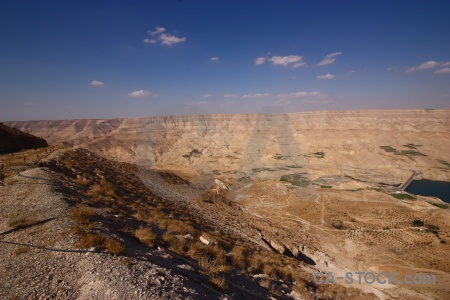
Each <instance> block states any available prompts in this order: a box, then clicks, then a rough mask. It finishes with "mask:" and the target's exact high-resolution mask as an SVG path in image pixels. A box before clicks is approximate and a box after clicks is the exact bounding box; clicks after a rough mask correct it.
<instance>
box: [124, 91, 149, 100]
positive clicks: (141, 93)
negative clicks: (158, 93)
mask: <svg viewBox="0 0 450 300" xmlns="http://www.w3.org/2000/svg"><path fill="white" fill-rule="evenodd" d="M151 95H152V93H151V92H149V91H146V90H139V91H134V92H132V93H130V94H128V96H130V97H133V98H143V97H149V96H151Z"/></svg>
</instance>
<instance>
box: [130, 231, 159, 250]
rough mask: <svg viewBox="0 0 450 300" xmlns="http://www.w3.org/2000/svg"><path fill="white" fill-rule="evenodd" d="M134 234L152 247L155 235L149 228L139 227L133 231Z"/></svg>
mask: <svg viewBox="0 0 450 300" xmlns="http://www.w3.org/2000/svg"><path fill="white" fill-rule="evenodd" d="M134 236H135V237H137V239H138V240H139V241H140V242H141V243H142V244H144V245H146V246H149V247H152V246H153V244H154V243H155V240H156V235H155V234H154V233H153V231H152V230H151V229H150V228H139V229H136V230H135V231H134Z"/></svg>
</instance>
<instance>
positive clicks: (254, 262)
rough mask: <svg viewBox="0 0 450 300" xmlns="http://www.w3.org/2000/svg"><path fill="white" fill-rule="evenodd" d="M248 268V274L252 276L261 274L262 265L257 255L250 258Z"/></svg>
mask: <svg viewBox="0 0 450 300" xmlns="http://www.w3.org/2000/svg"><path fill="white" fill-rule="evenodd" d="M248 266H249V268H250V272H251V273H253V274H259V273H262V271H263V268H264V263H263V261H262V259H261V258H260V257H259V255H254V256H250V259H249V261H248Z"/></svg>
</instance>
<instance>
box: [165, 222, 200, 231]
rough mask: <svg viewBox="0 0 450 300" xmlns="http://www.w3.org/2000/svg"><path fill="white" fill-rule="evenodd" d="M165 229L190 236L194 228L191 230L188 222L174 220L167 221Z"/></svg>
mask: <svg viewBox="0 0 450 300" xmlns="http://www.w3.org/2000/svg"><path fill="white" fill-rule="evenodd" d="M167 229H168V230H169V231H172V232H176V233H178V234H188V233H191V234H192V233H193V232H194V228H192V226H191V225H190V224H188V222H182V221H179V220H175V219H168V220H167Z"/></svg>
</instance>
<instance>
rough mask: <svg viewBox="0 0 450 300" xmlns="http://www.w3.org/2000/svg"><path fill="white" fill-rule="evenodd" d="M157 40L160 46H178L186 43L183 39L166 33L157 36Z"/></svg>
mask: <svg viewBox="0 0 450 300" xmlns="http://www.w3.org/2000/svg"><path fill="white" fill-rule="evenodd" d="M159 40H161V44H163V45H167V46H172V45H173V44H178V43H182V42H185V41H186V38H185V37H182V38H180V37H176V36H174V35H170V34H167V33H163V34H161V35H160V36H159Z"/></svg>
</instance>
